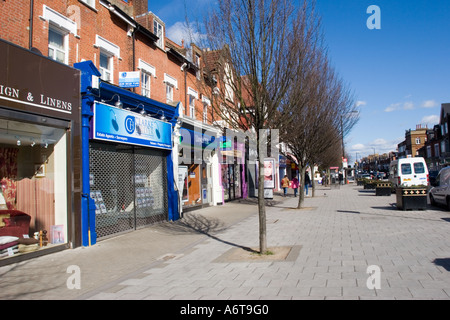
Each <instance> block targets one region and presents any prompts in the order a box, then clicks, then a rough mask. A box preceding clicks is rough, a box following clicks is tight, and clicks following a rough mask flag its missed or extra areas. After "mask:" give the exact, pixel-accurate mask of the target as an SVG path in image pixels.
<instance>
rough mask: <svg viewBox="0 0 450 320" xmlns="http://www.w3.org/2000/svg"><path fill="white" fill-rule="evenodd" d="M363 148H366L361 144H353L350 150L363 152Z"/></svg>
mask: <svg viewBox="0 0 450 320" xmlns="http://www.w3.org/2000/svg"><path fill="white" fill-rule="evenodd" d="M365 148H366V146H365V145H363V144H362V143H357V144H354V145H353V146H352V148H351V150H353V151H361V150H364V149H365Z"/></svg>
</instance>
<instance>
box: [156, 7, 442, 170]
mask: <svg viewBox="0 0 450 320" xmlns="http://www.w3.org/2000/svg"><path fill="white" fill-rule="evenodd" d="M185 3H186V2H185V0H169V1H167V0H164V1H163V0H152V1H149V10H150V11H152V12H154V13H155V14H156V15H158V16H159V17H160V18H161V19H162V20H163V21H164V22H165V24H166V28H167V33H168V36H169V37H170V38H172V39H173V40H175V41H179V38H180V34H181V33H180V32H179V29H180V26H181V25H182V23H183V22H184V21H185V15H186V14H185V13H186V12H187V14H188V16H189V19H190V20H196V19H198V20H201V19H202V18H201V16H202V14H203V12H204V9H205V8H207V7H209V6H210V5H213V4H214V2H213V1H210V0H190V1H189V2H187V5H185ZM370 5H377V6H378V7H379V8H380V13H381V14H380V18H381V29H379V30H377V29H374V30H370V29H368V28H367V24H366V22H367V20H368V19H369V18H370V17H371V14H368V13H367V8H368V7H369V6H370ZM185 8H187V11H186V10H185ZM317 8H318V12H319V14H320V15H321V17H322V28H323V31H324V35H325V43H326V45H327V47H328V50H329V57H330V60H331V62H332V64H333V65H334V67H335V68H336V70H337V72H338V73H339V75H340V77H341V78H342V79H343V80H344V81H345V83H347V85H348V86H349V88H350V89H351V90H352V92H353V93H354V96H355V101H357V102H358V104H359V109H360V120H359V122H358V124H357V125H356V126H355V127H354V128H353V130H352V132H351V133H350V134H349V135H348V137H347V138H346V151H347V152H348V154H349V155H350V161H352V162H353V161H354V160H355V157H356V156H358V158H360V157H362V156H367V155H368V154H373V153H374V150H375V152H376V153H383V152H388V151H395V149H396V147H397V144H398V143H399V142H401V141H402V140H403V139H404V137H405V130H408V129H415V128H416V125H417V124H422V125H428V127H429V128H431V127H432V126H433V125H434V124H437V123H438V122H439V115H440V108H441V104H442V103H447V102H450V19H449V17H450V1H448V0H409V1H405V0H401V1H400V0H370V1H366V0H317Z"/></svg>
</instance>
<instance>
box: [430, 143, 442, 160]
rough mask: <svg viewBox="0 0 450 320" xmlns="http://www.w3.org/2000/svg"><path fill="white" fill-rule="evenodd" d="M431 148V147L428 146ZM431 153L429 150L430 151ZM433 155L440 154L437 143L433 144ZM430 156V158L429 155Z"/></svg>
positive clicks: (437, 155)
mask: <svg viewBox="0 0 450 320" xmlns="http://www.w3.org/2000/svg"><path fill="white" fill-rule="evenodd" d="M430 149H431V148H430ZM430 153H431V152H430ZM434 156H435V157H439V156H440V154H439V144H438V143H436V144H435V145H434ZM430 158H431V155H430Z"/></svg>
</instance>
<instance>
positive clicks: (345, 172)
mask: <svg viewBox="0 0 450 320" xmlns="http://www.w3.org/2000/svg"><path fill="white" fill-rule="evenodd" d="M352 114H353V115H357V114H359V112H358V111H356V110H352V111H350V112H347V113H344V114H341V134H342V136H341V138H342V170H343V171H344V179H345V184H347V183H348V179H347V170H346V169H345V168H344V163H343V162H344V159H345V143H344V121H343V118H344V116H348V115H352ZM347 161H348V160H347Z"/></svg>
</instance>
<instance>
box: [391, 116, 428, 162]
mask: <svg viewBox="0 0 450 320" xmlns="http://www.w3.org/2000/svg"><path fill="white" fill-rule="evenodd" d="M429 131H432V129H428V128H427V127H426V126H424V127H423V126H422V125H420V124H418V125H417V126H416V130H411V129H409V130H406V132H405V140H403V141H402V142H400V143H399V144H398V157H399V158H406V157H408V156H411V157H416V156H418V155H419V151H418V150H419V149H420V148H422V147H423V146H424V145H425V143H426V141H427V133H428V132H429Z"/></svg>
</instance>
